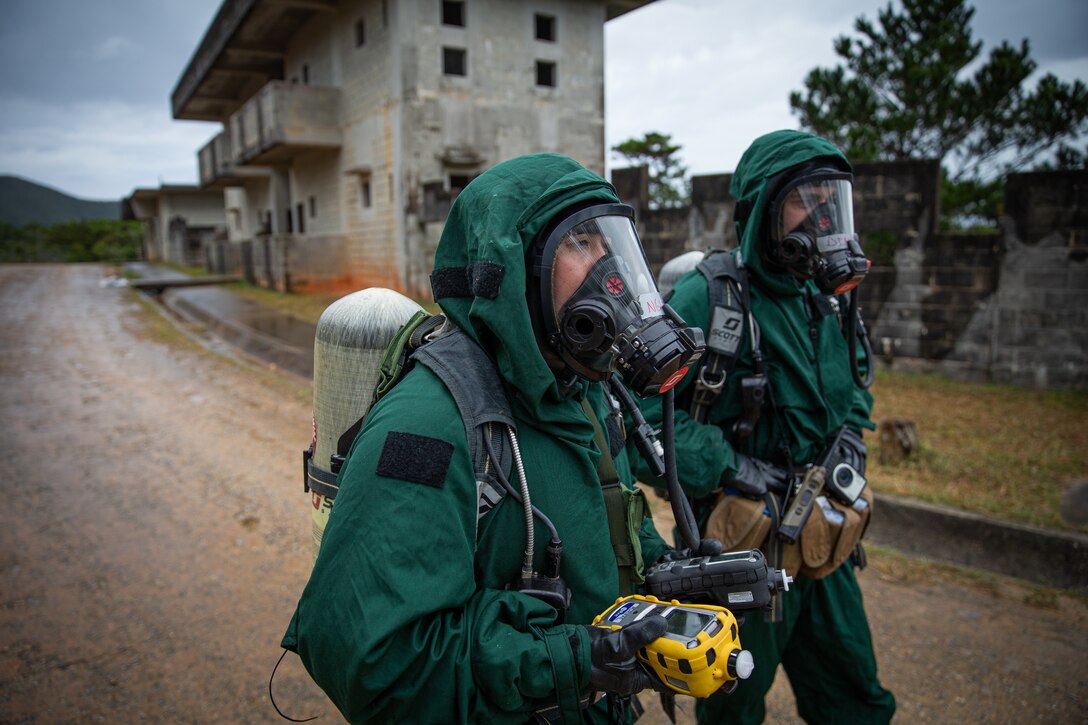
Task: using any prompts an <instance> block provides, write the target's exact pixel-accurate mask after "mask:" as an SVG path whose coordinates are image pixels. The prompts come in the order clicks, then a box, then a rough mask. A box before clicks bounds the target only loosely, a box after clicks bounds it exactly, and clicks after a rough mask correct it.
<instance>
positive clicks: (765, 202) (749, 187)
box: [729, 130, 852, 295]
mask: <svg viewBox="0 0 1088 725" xmlns="http://www.w3.org/2000/svg"><path fill="white" fill-rule="evenodd" d="M816 159H826V160H827V161H829V162H831V164H832V165H834V166H835V167H838V168H842V169H843V170H845V171H851V170H852V168H851V166H850V162H849V161H847V159H846V157H845V156H844V155H843V154H842V152H841V151H839V149H838V147H836V146H835V145H834V144H833V143H831V142H830V141H826V140H824V139H822V138H819V137H818V136H813V135H812V134H809V133H804V132H802V131H788V130H787V131H774V132H773V133H768V134H766V135H764V136H760V137H759V138H757V139H756V140H755V141H753V142H752V145H751V146H749V147H748V150H747V151H745V152H744V155H743V156H742V157H741V159H740V163H739V164H738V165H737V170H736V172H735V173H734V174H733V181H732V183H731V184H730V186H729V193H730V194H732V196H733V198H734V199H736V200H737V201H742V200H743V201H745V202H749V203H751V214H750V215H749V216H748V218H747V220H746V221H744V222H738V223H737V238H738V239H739V240H740V249H741V253H742V254H743V255H744V264H745V265H746V266H747V267H748V274H749V275H750V276H751V277H752V280H753V281H754V282H755V283H757V284H759V285H761V286H762V287H764V288H765V289H767V290H769V291H771V292H774V293H775V294H779V295H799V294H801V292H803V291H804V289H805V282H804V281H802V280H800V279H797V278H796V277H794V276H793V275H791V274H788V273H778V272H772V271H771V270H769V269H767V267H766V264H765V262H764V260H763V258H762V256H761V255H760V253H759V240H760V235H761V233H762V224H763V222H764V221H765V213H764V212H765V211H766V210H767V207H768V206H769V205H770V203H771V201H772V199H771V198H770V196H771V194H773V193H774V192H775V190H774V189H769V188H768V187H769V186H770V182H771V181H772V180H773V179H774V177H776V176H777V175H779V174H781V173H782V172H783V171H786V170H788V169H792V168H794V167H796V166H801V165H803V164H807V163H808V162H810V161H814V160H816Z"/></svg>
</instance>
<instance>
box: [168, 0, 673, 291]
mask: <svg viewBox="0 0 1088 725" xmlns="http://www.w3.org/2000/svg"><path fill="white" fill-rule="evenodd" d="M649 2H652V0H342V1H338V0H225V1H224V3H223V4H222V5H221V6H220V8H219V11H218V13H217V14H216V16H215V18H214V20H213V21H212V23H211V26H210V27H209V28H208V30H207V33H206V34H205V36H204V38H203V40H202V41H201V43H200V46H199V47H198V48H197V50H196V52H195V53H194V55H193V57H192V59H191V61H190V62H189V65H188V67H187V68H186V69H185V71H184V73H183V74H182V76H181V78H180V79H179V81H178V83H177V87H176V88H175V89H174V92H173V95H172V99H171V101H172V107H173V114H174V117H175V118H177V119H192V120H204V121H218V122H220V123H222V124H223V131H222V132H221V133H219V134H217V135H216V136H215V137H214V138H213V139H211V141H209V142H208V144H207V145H206V146H204V147H203V148H202V149H200V150H199V153H198V163H199V168H200V183H201V185H202V186H203V187H204V188H207V189H222V190H224V202H225V206H226V214H227V218H228V221H229V224H228V234H227V239H225V240H222V241H221V242H219V244H220V245H221V246H223V247H224V248H222V249H219V250H214V251H212V252H211V253H210V254H209V257H210V258H214V259H216V260H219V263H220V265H221V266H223V267H230V266H234V265H236V264H237V263H238V262H239V260H241V261H242V262H246V260H248V263H249V264H250V265H251V266H252V274H253V276H254V277H255V278H256V281H257V282H258V283H260V284H265V285H268V286H273V287H276V288H278V289H293V290H299V291H304V290H312V289H318V288H328V289H352V288H359V287H368V286H385V287H392V288H395V289H399V290H401V291H404V292H406V293H408V294H411V295H416V296H427V295H429V294H430V284H429V280H428V276H429V274H430V272H431V264H432V260H433V256H434V249H435V246H436V244H437V241H438V238H439V235H440V233H441V229H442V224H443V222H444V220H445V217H446V213H447V212H448V210H449V206H450V204H451V203H452V201H453V199H454V198H455V197H456V195H457V193H458V192H459V191H460V190H461V189H462V188H463V187H464V186H465V185H466V184H467V183H468V182H469V181H470V180H471V179H472V178H473V177H474V176H476V175H477V174H479V173H480V172H482V171H483V170H485V169H487V168H488V167H490V166H493V165H494V164H496V163H498V162H500V161H503V160H505V159H508V158H511V157H514V156H518V155H521V154H525V153H531V152H537V151H558V152H561V153H564V154H567V155H569V156H571V157H573V158H575V159H577V160H578V161H580V162H581V163H582V164H584V165H585V166H587V167H588V168H590V169H593V170H594V171H597V172H598V173H603V171H604V160H605V147H604V47H603V46H604V30H603V28H604V23H605V22H607V21H608V20H610V19H612V18H615V17H618V16H620V15H622V14H624V13H626V12H629V11H631V10H634V9H636V8H639V7H641V6H643V5H647V4H648V3H649ZM247 247H248V252H246V251H245V249H246V248H247ZM238 250H242V251H240V252H239V251H238ZM217 271H244V270H230V269H220V270H217ZM248 273H249V272H248V271H247V274H248Z"/></svg>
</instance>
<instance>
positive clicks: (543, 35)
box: [534, 13, 555, 43]
mask: <svg viewBox="0 0 1088 725" xmlns="http://www.w3.org/2000/svg"><path fill="white" fill-rule="evenodd" d="M534 18H535V19H536V39H537V40H550V41H552V42H553V43H554V42H555V17H554V16H552V15H540V14H539V13H538V14H536V15H535V16H534Z"/></svg>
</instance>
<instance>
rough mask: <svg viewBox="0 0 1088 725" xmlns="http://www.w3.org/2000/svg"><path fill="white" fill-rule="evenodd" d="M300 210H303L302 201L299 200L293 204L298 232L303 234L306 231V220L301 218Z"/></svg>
mask: <svg viewBox="0 0 1088 725" xmlns="http://www.w3.org/2000/svg"><path fill="white" fill-rule="evenodd" d="M302 212H303V206H302V202H299V203H298V205H296V206H295V213H296V214H297V215H298V233H299V234H305V233H306V220H305V219H304V218H303V216H302Z"/></svg>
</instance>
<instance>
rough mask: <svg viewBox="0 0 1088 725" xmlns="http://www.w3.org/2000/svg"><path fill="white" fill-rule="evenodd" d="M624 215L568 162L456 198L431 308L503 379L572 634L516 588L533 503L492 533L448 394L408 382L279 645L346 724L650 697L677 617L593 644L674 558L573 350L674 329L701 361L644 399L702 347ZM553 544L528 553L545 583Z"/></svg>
mask: <svg viewBox="0 0 1088 725" xmlns="http://www.w3.org/2000/svg"><path fill="white" fill-rule="evenodd" d="M624 209H625V208H624V207H622V205H619V204H618V199H617V197H616V195H615V192H614V190H613V189H612V187H611V185H609V184H608V183H607V182H606V181H604V180H603V179H601V178H600V177H599V176H597V175H596V174H593V173H591V172H590V171H587V170H586V169H584V168H582V167H581V166H580V165H579V164H578V163H576V162H575V161H573V160H571V159H569V158H566V157H564V156H560V155H558V154H537V155H531V156H526V157H521V158H518V159H514V160H511V161H507V162H504V163H502V164H499V165H498V166H496V167H494V168H492V169H490V170H488V171H486V172H485V173H483V174H482V175H480V176H479V177H478V178H476V179H475V180H473V182H472V183H471V184H469V185H468V186H467V187H466V188H465V190H464V191H462V192H461V194H460V195H459V196H458V198H457V200H456V201H455V203H454V205H453V207H452V209H451V211H450V214H449V217H448V219H447V221H446V225H445V228H444V230H443V233H442V237H441V240H440V242H439V244H438V249H437V252H436V255H435V273H434V275H433V276H432V285H433V287H434V292H435V297H436V299H437V300H438V303H439V304H440V306H441V308H442V311H443V313H444V314H445V315H446V317H447V320H448V323H447V324H448V326H449V327H450V328H452V330H453V332H447V333H446V334H463V335H466V336H467V337H468V338H470V340H471V343H470V344H473V345H478V346H479V348H481V349H482V350H483V352H484V353H485V354H486V357H487V361H488V363H487V364H491V365H494V367H495V369H496V371H497V373H498V378H499V379H500V380H501V387H502V388H503V389H504V390H503V391H500V392H505V395H506V397H507V399H508V401H509V410H510V413H511V415H512V418H513V423H514V426H513V430H514V431H515V433H514V436H515V438H516V441H517V448H516V449H514V446H513V444H512V443H511V444H510V447H511V449H512V450H516V451H517V453H519V456H518V457H519V458H520V460H518V461H517V465H515V466H514V468H513V472H512V474H511V475H510V477H509V478H510V481H511V482H512V484H513V486H514V487H515V488H516V487H518V485H519V483H520V482H522V481H524V483H525V484H527V487H528V490H529V492H530V496H531V500H532V504H533V506H535V507H536V508H537V509H538V510H539V511H540V512H542V513H543V514H544V515H545V516H546V517H548V519H550V522H551V524H552V526H554V529H555V531H556V533H557V534H558V535H559V537H561V539H562V542H563V544H564V546H565V554H564V555H563V557H562V563H561V569H560V571H559V573H560V575H561V577H562V579H563V580H564V581H565V583H566V585H567V586H569V589H570V592H571V596H570V600H569V608H568V609H567V611H566V613H565V618H564V617H563V614H562V613H560V612H559V611H558V608H557V607H553V606H552V605H551V604H549V603H547V602H545V601H542V600H541V599H540V598H536V597H534V596H530V595H529V594H526V593H523V592H521V591H516V590H514V589H511V588H510V585H511V584H512V582H514V581H515V580H517V579H518V577H519V572H521V571H522V570H523V550H524V548H525V545H526V531H527V521H526V516H525V515H524V512H523V508H522V505H521V504H520V503H519V502H518V501H517V500H515V499H514V497H513V495H512V494H508V495H506V496H505V498H502V499H501V500H500V501H499V502H498V503H497V505H495V506H494V507H493V508H491V509H490V510H489V511H487V513H485V514H484V515H482V516H480V517H478V508H479V507H480V503H481V499H480V491H479V486H480V483H478V481H477V475H476V473H475V469H474V465H473V460H472V458H471V454H470V449H469V445H468V442H467V440H466V429H465V426H464V422H463V419H462V417H461V415H460V413H459V408H458V406H457V405H456V404H455V397H454V395H452V394H451V392H450V390H449V389H447V387H446V386H445V385H444V384H443V382H442V379H440V378H439V377H437V376H436V374H435V373H434V372H432V370H431V369H429V368H428V367H426V366H424V365H421V364H416V365H415V366H414V367H412V368H411V369H410V370H409V371H408V372H407V373H406V374H405V376H404V378H403V379H402V380H401V381H400V382H399V383H398V384H397V385H396V386H395V387H394V388H393V389H392V390H391V391H390V392H389V393H388V394H386V395H385V396H384V397H383V398H381V400H380V401H379V402H378V403H377V404H376V405H375V407H374V408H373V409H372V410H371V412H370V413H369V415H368V416H367V418H366V421H365V425H364V426H363V429H362V430H361V432H360V434H359V435H358V437H357V438H356V440H355V442H354V445H353V446H352V449H351V451H350V453H349V455H348V457H347V460H346V462H345V463H344V466H343V468H342V470H341V473H340V476H339V480H338V483H339V486H340V491H339V495H338V496H337V498H336V505H335V507H334V508H333V511H332V513H331V516H330V519H329V523H328V528H327V530H326V533H325V537H324V541H323V543H322V547H321V551H320V555H319V556H318V558H317V560H316V563H315V566H314V569H313V572H312V575H311V577H310V580H309V582H308V584H307V586H306V588H305V590H304V592H303V594H302V597H301V599H300V601H299V603H298V607H297V609H296V611H295V615H294V617H293V618H292V621H291V624H290V626H289V628H288V631H287V633H286V634H285V636H284V639H283V646H284V647H286V648H287V649H290V650H292V651H295V652H297V653H298V655H299V656H300V658H301V660H302V662H303V663H304V665H305V666H306V668H307V670H308V671H309V673H310V674H311V676H312V677H313V678H314V680H315V681H316V682H317V683H318V684H319V685H320V686H321V688H322V689H323V690H324V691H325V692H326V693H327V694H328V696H329V697H330V698H331V699H332V701H333V702H334V703H335V704H336V706H337V707H338V708H339V709H340V711H341V712H342V713H343V715H344V716H345V717H346V718H347V719H348V720H349V721H352V722H375V723H395V722H396V723H469V722H472V723H524V722H541V721H547V722H560V721H562V722H567V723H570V722H588V721H597V722H599V721H602V720H607V713H606V712H605V711H603V709H602V703H600V702H598V704H597V706H596V707H591V708H588V709H587V708H586V700H587V698H588V696H589V695H590V693H591V692H592V691H595V692H598V693H600V692H608V693H616V694H618V695H630V694H633V693H636V692H638V691H640V690H642V689H644V688H646V687H651V686H654V685H655V682H654V679H653V677H652V676H651V675H650V674H649V671H648V670H645V669H643V668H642V666H641V665H638V664H636V663H635V661H634V652H635V651H636V650H637V649H638V648H639V647H642V646H644V645H645V644H646V643H648V642H650V641H653V640H654V639H656V638H657V637H658V636H660V635H661V634H662V633H663V632H664V630H665V626H666V623H665V620H664V619H663V618H661V617H654V616H652V617H647V618H646V619H645V620H644V621H643V622H640V623H639V625H638V626H631V627H626V628H624V630H622V631H617V632H608V631H607V630H603V629H600V628H596V627H589V626H586V625H589V624H590V623H591V622H592V620H593V618H594V616H595V615H597V614H599V613H601V612H602V611H604V610H605V609H606V608H607V607H609V606H610V605H611V604H612V603H613V602H614V601H615V599H616V598H617V597H618V596H620V595H621V594H630V593H631V590H632V588H633V586H634V584H635V583H637V582H638V581H639V579H640V577H641V572H642V570H643V568H644V566H647V565H649V564H652V563H653V562H655V561H656V560H658V559H659V558H661V557H662V556H663V555H665V554H666V553H668V551H669V547H667V546H666V544H665V543H664V542H663V541H662V539H661V538H660V537H659V536H658V534H657V532H656V531H655V530H654V527H653V522H652V520H651V518H650V517H649V510H648V508H647V507H644V506H643V503H644V501H643V499H642V498H641V493H640V492H639V491H638V489H636V488H634V486H633V485H632V481H631V480H630V478H631V476H630V466H629V463H628V460H627V458H626V453H625V452H624V450H623V446H622V442H621V441H616V440H614V438H615V436H616V434H617V431H618V428H617V427H616V426H613V425H608V424H607V419H608V417H609V413H610V409H611V408H610V405H609V404H608V403H607V402H606V400H605V398H604V391H603V386H602V385H601V384H600V382H599V381H600V380H603V379H605V378H607V377H608V376H610V375H611V374H612V371H613V369H614V367H615V360H613V359H611V358H610V353H608V352H607V348H608V346H607V345H606V346H605V348H604V349H605V352H601V346H600V345H597V344H595V343H594V342H593V340H587V339H582V338H579V337H578V336H579V334H581V332H585V333H587V334H588V335H589V337H592V336H593V335H595V334H597V333H598V332H601V330H600V329H598V328H597V327H595V326H594V325H595V323H594V320H597V321H598V322H601V324H602V325H603V327H608V326H609V325H611V326H612V327H611V328H609V329H605V330H603V332H602V333H601V334H605V335H606V336H607V334H612V333H615V334H620V335H623V334H628V333H630V334H632V335H635V334H639V333H638V330H640V329H643V327H642V326H645V325H659V326H660V325H665V326H667V327H668V330H665V332H664V334H666V336H667V335H675V336H676V339H677V341H679V343H683V344H680V347H684V346H685V345H687V347H688V348H690V349H689V350H688V352H687V353H686V355H680V356H679V357H678V358H677V359H675V360H671V361H665V363H667V364H663V365H662V367H661V369H660V370H653V371H650V372H648V373H647V375H646V376H644V377H645V379H642V380H641V383H642V384H644V385H646V389H645V390H644V392H647V393H649V392H653V388H654V386H655V385H657V386H660V384H661V381H662V380H664V379H666V378H668V377H670V376H674V374H675V372H676V370H677V369H679V367H680V366H681V365H682V364H684V362H685V361H686V359H687V358H690V357H691V356H692V355H694V354H695V353H696V349H697V347H698V345H695V346H692V345H688V344H687V343H688V342H690V339H691V331H690V330H684V329H683V325H682V323H679V322H677V321H674V320H673V321H670V320H666V319H664V318H662V317H661V314H660V311H659V310H660V296H659V295H658V293H657V289H656V287H655V285H654V282H653V278H652V276H651V275H650V273H649V270H648V268H647V267H646V265H645V257H644V255H643V252H642V249H641V246H640V244H639V242H638V238H637V235H636V234H635V232H634V224H633V222H632V220H631V218H630V217H629V216H628V215H626V214H625V213H624ZM650 308H653V309H654V310H658V311H657V312H656V313H651V311H650ZM578 310H582V312H583V313H584V315H583V316H584V317H585V319H582V318H577V314H576V312H577V311H578ZM579 314H580V313H579ZM594 315H597V317H594ZM576 318H577V319H576ZM568 327H569V328H571V329H567V328H568ZM663 329H664V328H661V327H658V328H657V330H658V332H661V331H662V330H663ZM609 330H611V332H610V331H609ZM617 331H619V332H617ZM624 331H626V332H624ZM583 337H584V336H583ZM450 364H451V365H454V366H456V365H457V364H458V361H450ZM655 381H656V382H655ZM462 392H463V391H462ZM468 392H469V394H471V391H468ZM508 433H509V431H508V430H507V429H506V426H501V425H496V426H495V430H494V431H490V430H489V432H488V435H489V436H491V438H489V440H492V438H493V440H494V441H495V445H496V446H498V445H499V444H500V443H503V444H504V443H505V442H506V441H507V440H509V437H508ZM612 451H614V452H615V458H614V459H613V458H612ZM610 472H618V473H610ZM610 476H611V477H617V476H618V477H619V478H620V480H619V481H618V484H619V485H616V486H613V487H612V493H617V492H618V493H619V495H620V496H621V498H620V501H621V507H620V509H621V513H620V515H621V516H622V517H624V520H623V521H621V522H620V524H621V527H622V528H623V529H624V531H625V532H626V534H625V535H626V537H627V540H626V541H625V542H624V543H623V545H622V546H617V545H616V542H615V541H614V540H613V538H612V536H610V521H609V516H608V513H607V512H606V501H605V499H606V492H605V489H606V488H608V487H607V486H603V485H602V483H608V481H606V480H605V479H607V478H609V477H610ZM536 526H537V529H539V530H540V531H541V532H543V531H544V527H542V526H540V522H539V521H537V523H536ZM612 528H613V530H614V529H615V526H613V527H612ZM613 535H614V534H613ZM547 543H548V536H547V535H538V536H537V537H536V546H535V551H534V552H533V568H534V569H537V570H540V569H541V568H542V567H543V566H544V560H545V555H544V554H545V545H546V544H547ZM614 714H616V713H613V715H614ZM624 717H626V718H628V719H629V718H630V713H629V712H628V713H625V714H624Z"/></svg>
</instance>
